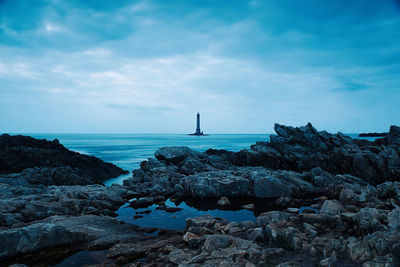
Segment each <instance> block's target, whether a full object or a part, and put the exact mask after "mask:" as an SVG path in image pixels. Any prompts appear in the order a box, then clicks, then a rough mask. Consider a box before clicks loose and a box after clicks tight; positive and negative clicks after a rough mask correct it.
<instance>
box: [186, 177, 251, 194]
mask: <svg viewBox="0 0 400 267" xmlns="http://www.w3.org/2000/svg"><path fill="white" fill-rule="evenodd" d="M184 188H185V189H186V190H187V191H188V192H190V194H191V195H192V196H193V197H200V198H206V197H222V196H228V197H230V196H247V195H249V194H250V192H251V190H250V182H249V180H248V179H246V178H243V177H240V176H236V175H235V174H234V173H232V172H229V171H212V172H204V173H198V174H194V175H189V176H186V177H185V178H184Z"/></svg>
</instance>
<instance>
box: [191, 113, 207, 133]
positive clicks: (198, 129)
mask: <svg viewBox="0 0 400 267" xmlns="http://www.w3.org/2000/svg"><path fill="white" fill-rule="evenodd" d="M191 135H205V134H203V132H202V131H201V130H200V113H199V112H197V123H196V132H195V133H194V134H191Z"/></svg>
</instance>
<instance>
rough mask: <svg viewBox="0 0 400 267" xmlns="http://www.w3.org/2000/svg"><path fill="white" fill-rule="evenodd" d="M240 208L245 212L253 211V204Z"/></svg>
mask: <svg viewBox="0 0 400 267" xmlns="http://www.w3.org/2000/svg"><path fill="white" fill-rule="evenodd" d="M241 208H242V209H245V210H254V204H246V205H242V207H241Z"/></svg>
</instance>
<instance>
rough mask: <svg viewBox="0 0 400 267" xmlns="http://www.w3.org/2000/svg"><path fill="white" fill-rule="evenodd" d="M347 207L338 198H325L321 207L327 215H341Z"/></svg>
mask: <svg viewBox="0 0 400 267" xmlns="http://www.w3.org/2000/svg"><path fill="white" fill-rule="evenodd" d="M344 211H345V209H344V208H343V206H342V205H341V204H340V203H339V201H337V200H325V201H324V204H323V205H322V207H321V211H320V212H321V213H322V214H327V215H339V214H340V213H342V212H344Z"/></svg>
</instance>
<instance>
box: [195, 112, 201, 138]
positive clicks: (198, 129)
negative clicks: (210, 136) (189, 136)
mask: <svg viewBox="0 0 400 267" xmlns="http://www.w3.org/2000/svg"><path fill="white" fill-rule="evenodd" d="M195 134H196V135H200V134H202V132H200V113H199V112H197V127H196V133H195Z"/></svg>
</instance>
